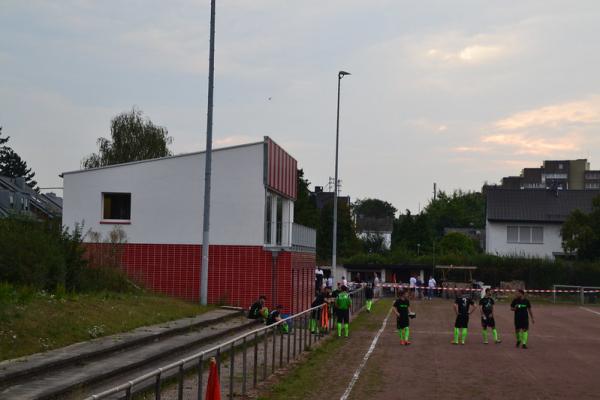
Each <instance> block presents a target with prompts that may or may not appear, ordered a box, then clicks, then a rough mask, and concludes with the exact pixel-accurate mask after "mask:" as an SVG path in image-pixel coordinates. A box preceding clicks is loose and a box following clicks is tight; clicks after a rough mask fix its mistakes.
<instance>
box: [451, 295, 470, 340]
mask: <svg viewBox="0 0 600 400" xmlns="http://www.w3.org/2000/svg"><path fill="white" fill-rule="evenodd" d="M453 305H454V312H455V314H456V321H455V322H454V340H453V341H452V344H458V343H459V341H458V339H459V334H461V335H460V336H461V338H460V344H465V341H466V340H467V331H468V328H469V315H471V313H472V312H473V311H475V304H474V303H473V300H471V299H470V298H469V297H467V296H466V295H465V293H464V292H461V293H460V295H459V296H457V297H456V300H455V301H454V304H453ZM461 330H462V332H461Z"/></svg>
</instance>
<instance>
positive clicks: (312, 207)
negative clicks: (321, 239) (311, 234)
mask: <svg viewBox="0 0 600 400" xmlns="http://www.w3.org/2000/svg"><path fill="white" fill-rule="evenodd" d="M309 185H310V181H309V180H308V179H305V178H304V170H302V169H299V170H298V196H297V198H296V201H295V202H294V221H295V222H297V223H299V224H301V225H304V226H308V227H310V228H315V229H316V228H317V227H318V226H319V219H320V216H319V209H318V208H317V205H316V204H315V200H314V199H313V198H311V196H310V191H309V189H308V187H309Z"/></svg>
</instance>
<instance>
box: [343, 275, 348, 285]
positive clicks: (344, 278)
mask: <svg viewBox="0 0 600 400" xmlns="http://www.w3.org/2000/svg"><path fill="white" fill-rule="evenodd" d="M342 286H346V287H348V280H347V279H346V277H345V276H342Z"/></svg>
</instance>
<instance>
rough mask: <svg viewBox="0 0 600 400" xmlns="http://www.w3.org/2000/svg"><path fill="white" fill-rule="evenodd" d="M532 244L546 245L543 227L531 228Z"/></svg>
mask: <svg viewBox="0 0 600 400" xmlns="http://www.w3.org/2000/svg"><path fill="white" fill-rule="evenodd" d="M531 243H536V244H543V243H544V228H543V227H541V226H532V227H531Z"/></svg>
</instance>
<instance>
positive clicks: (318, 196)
mask: <svg viewBox="0 0 600 400" xmlns="http://www.w3.org/2000/svg"><path fill="white" fill-rule="evenodd" d="M310 196H311V197H312V198H313V199H314V201H315V205H316V206H317V208H318V209H319V210H322V209H323V207H325V206H326V205H327V204H333V192H325V191H324V190H323V186H315V191H314V192H311V193H310ZM340 204H345V205H346V206H348V207H350V196H339V195H338V205H340Z"/></svg>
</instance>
